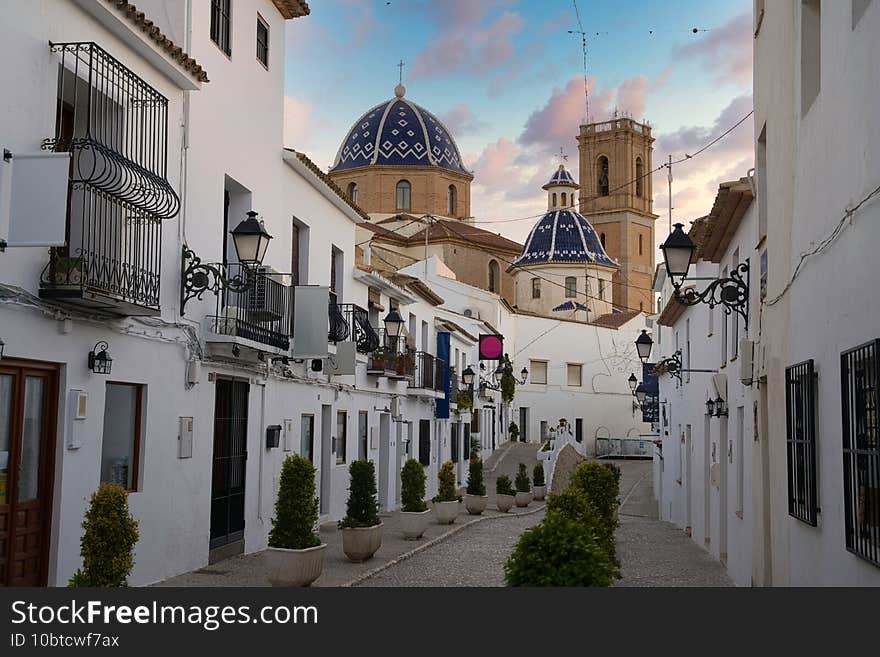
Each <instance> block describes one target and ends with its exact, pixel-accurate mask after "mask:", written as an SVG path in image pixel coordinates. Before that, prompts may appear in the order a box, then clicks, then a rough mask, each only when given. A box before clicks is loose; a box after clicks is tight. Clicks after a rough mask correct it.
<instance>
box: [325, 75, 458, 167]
mask: <svg viewBox="0 0 880 657" xmlns="http://www.w3.org/2000/svg"><path fill="white" fill-rule="evenodd" d="M394 93H395V97H394V98H392V99H391V100H387V101H385V102H384V103H380V104H379V105H376V106H375V107H373V108H372V109H370V110H368V111H367V112H366V113H365V114H364V115H363V116H361V117H360V118H359V119H358V120H357V121H355V123H354V125H352V127H351V129H350V130H349V131H348V133H347V135H346V138H345V141H343V142H342V145H341V146H340V147H339V151H338V152H337V153H336V160H335V162H334V163H333V167H332V168H331V169H330V170H331V172H340V171H346V170H348V169H355V168H357V167H366V166H392V167H407V166H412V167H427V166H434V167H441V168H444V169H449V170H451V171H454V172H456V173H463V174H466V175H470V172H468V171H467V170H466V169H465V168H464V165H463V164H462V161H461V153H460V152H459V150H458V146H457V145H456V143H455V140H454V139H453V138H452V135H450V134H449V130H447V129H446V126H444V125H443V123H441V122H440V119H438V118H437V117H436V116H434V115H433V114H431V113H430V112H429V111H428V110H426V109H425V108H423V107H421V106H420V105H416V104H415V103H413V102H411V101H409V100H407V99H406V98H404V95H405V93H406V89H405V88H404V87H403V85H398V86H397V88H396V89H395V90H394Z"/></svg>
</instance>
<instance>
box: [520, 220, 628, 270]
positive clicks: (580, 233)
mask: <svg viewBox="0 0 880 657" xmlns="http://www.w3.org/2000/svg"><path fill="white" fill-rule="evenodd" d="M582 262H590V263H595V264H598V265H605V266H607V267H619V266H620V265H619V264H618V263H617V262H615V261H614V260H612V259H611V258H610V257H609V256H608V254H607V253H605V249H604V248H603V247H602V243H601V242H600V241H599V236H598V235H597V234H596V231H595V229H594V228H593V226H592V225H590V222H589V221H587V220H586V219H585V218H584V217H583V215H581V214H580V213H578V212H573V211H571V210H556V211H553V212H548V213H547V214H545V215H544V217H543V218H542V219H541V220H540V221H539V222H538V223H537V224H535V227H534V228H532V232H531V233H529V237H528V239H527V240H526V244H525V246H524V247H523V251H522V254H521V255H520V257H519V258H517V259H516V261H515V262H514V264H515V265H519V266H525V265H537V264H545V263H563V264H565V263H582Z"/></svg>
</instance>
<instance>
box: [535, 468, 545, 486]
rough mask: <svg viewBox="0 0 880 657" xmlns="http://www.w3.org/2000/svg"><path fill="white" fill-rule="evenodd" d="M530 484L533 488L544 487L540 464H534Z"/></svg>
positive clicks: (542, 469) (542, 470)
mask: <svg viewBox="0 0 880 657" xmlns="http://www.w3.org/2000/svg"><path fill="white" fill-rule="evenodd" d="M532 483H533V484H534V485H535V486H543V485H544V466H543V464H541V463H536V464H535V467H534V468H532Z"/></svg>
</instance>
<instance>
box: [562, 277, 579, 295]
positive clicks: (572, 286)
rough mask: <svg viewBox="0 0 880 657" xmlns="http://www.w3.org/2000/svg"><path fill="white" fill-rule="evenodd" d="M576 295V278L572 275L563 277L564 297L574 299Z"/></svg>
mask: <svg viewBox="0 0 880 657" xmlns="http://www.w3.org/2000/svg"><path fill="white" fill-rule="evenodd" d="M575 297H577V278H575V277H574V276H566V277H565V298H566V299H574V298H575Z"/></svg>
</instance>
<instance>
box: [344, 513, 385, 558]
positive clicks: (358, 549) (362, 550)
mask: <svg viewBox="0 0 880 657" xmlns="http://www.w3.org/2000/svg"><path fill="white" fill-rule="evenodd" d="M380 545H382V523H381V522H380V523H379V524H378V525H373V526H372V527H344V528H343V529H342V551H343V552H345V556H346V557H348V559H349V561H354V562H355V563H360V562H361V561H366V560H367V559H370V558H372V556H373V555H374V554H376V550H378V549H379V546H380Z"/></svg>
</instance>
